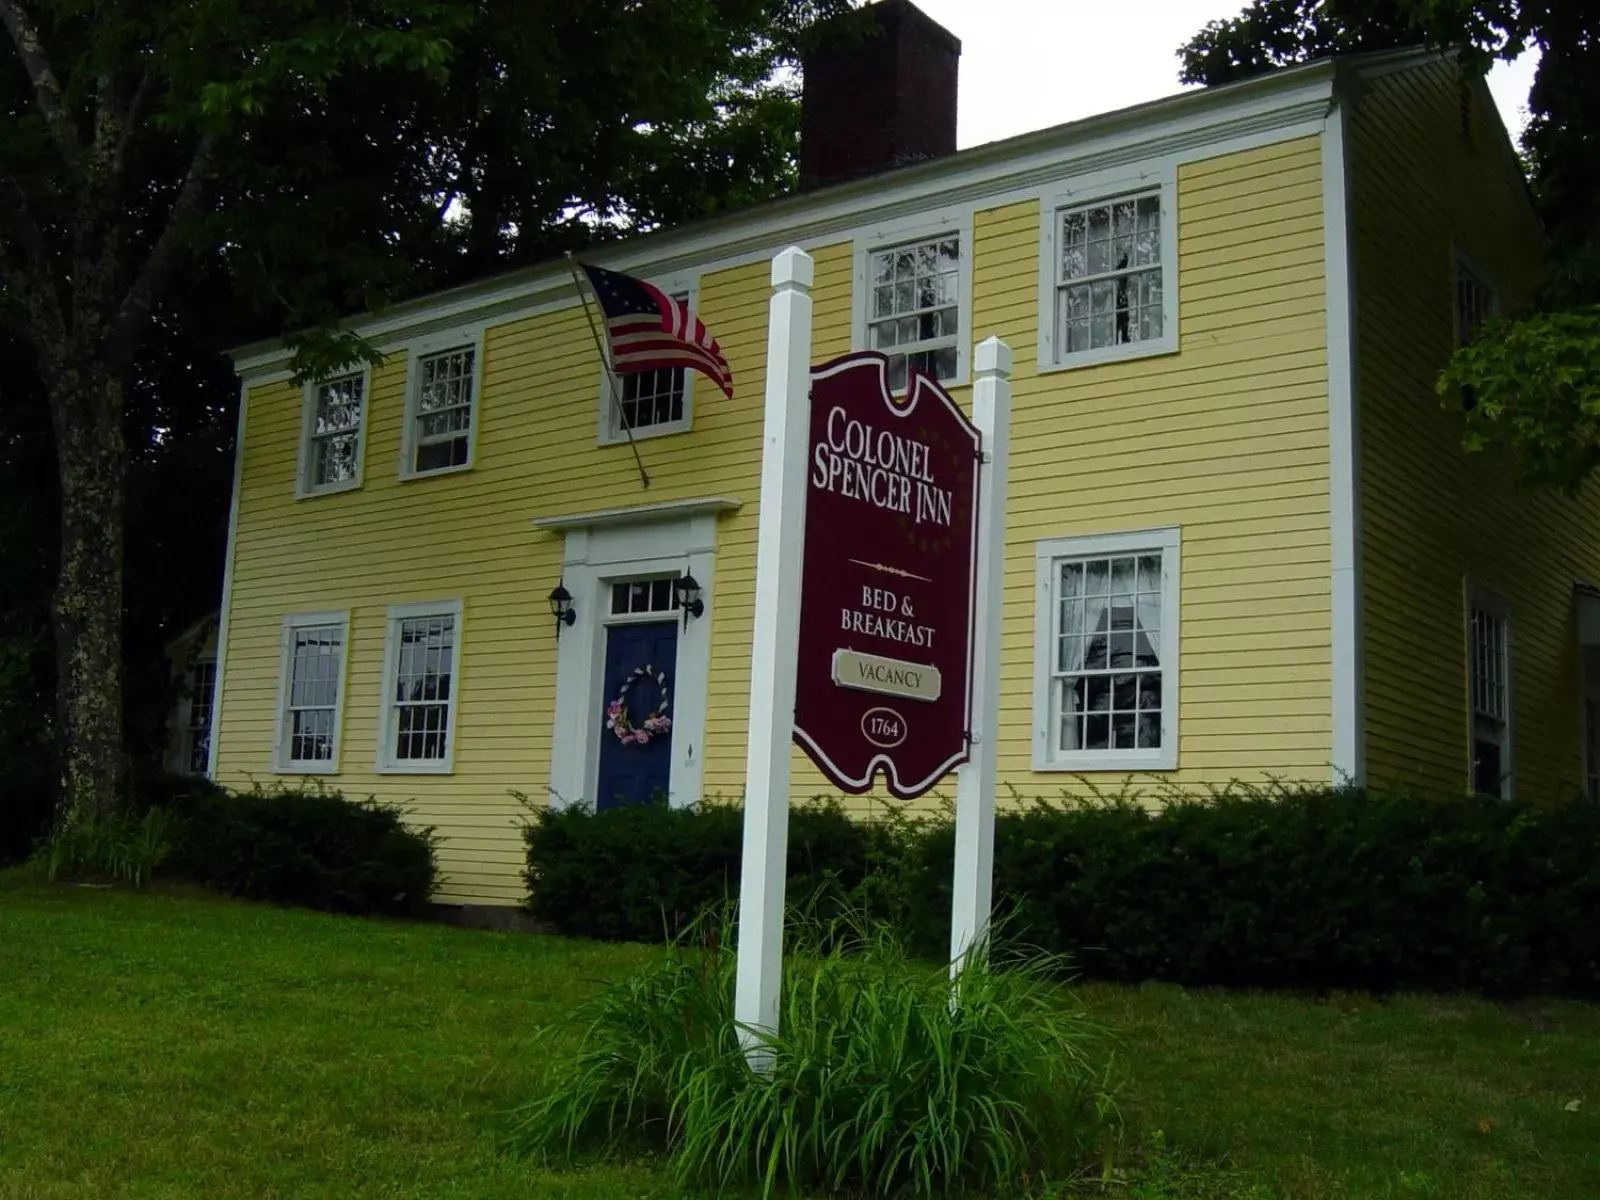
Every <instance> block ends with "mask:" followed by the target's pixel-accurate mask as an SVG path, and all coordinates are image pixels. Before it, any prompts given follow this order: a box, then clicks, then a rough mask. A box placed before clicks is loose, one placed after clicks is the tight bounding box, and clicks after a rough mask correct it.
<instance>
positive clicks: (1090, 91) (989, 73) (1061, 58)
mask: <svg viewBox="0 0 1600 1200" xmlns="http://www.w3.org/2000/svg"><path fill="white" fill-rule="evenodd" d="M915 3H916V5H917V7H919V8H920V9H922V10H923V12H925V13H927V14H928V15H929V16H930V17H932V18H933V19H934V20H936V21H938V22H939V23H940V24H941V25H943V26H944V27H945V28H946V29H948V30H950V32H952V33H954V34H955V35H956V36H957V37H958V38H960V39H961V101H960V129H959V132H958V134H957V141H958V144H959V145H960V146H961V148H963V149H965V148H966V147H968V146H976V145H980V144H981V143H983V142H992V141H994V140H995V139H997V138H1004V137H1010V136H1012V135H1013V134H1018V133H1027V132H1029V131H1030V130H1034V129H1043V128H1045V127H1046V126H1049V125H1059V124H1061V123H1062V122H1064V121H1075V120H1078V119H1079V118H1081V117H1088V116H1093V115H1094V114H1095V113H1102V112H1108V111H1110V110H1111V109H1115V108H1126V107H1127V106H1128V105H1130V104H1139V103H1142V102H1143V101H1146V100H1154V99H1156V98H1157V97H1160V96H1167V95H1171V94H1172V93H1173V92H1176V91H1179V90H1180V89H1179V86H1178V58H1177V49H1178V47H1179V46H1181V45H1182V44H1183V43H1184V42H1186V41H1187V40H1188V39H1189V38H1190V37H1192V36H1193V35H1194V33H1195V32H1196V31H1197V30H1199V28H1200V27H1201V26H1202V25H1204V24H1205V23H1206V22H1207V21H1214V20H1216V19H1217V18H1219V17H1231V16H1235V15H1236V14H1237V13H1238V12H1239V11H1240V10H1241V9H1242V8H1243V7H1244V0H1114V2H1112V3H1098V4H1097V3H1090V2H1089V0H915ZM1535 62H1536V56H1535V55H1534V54H1532V53H1530V54H1526V55H1524V56H1523V57H1522V58H1520V59H1518V60H1517V61H1516V62H1515V63H1511V64H1501V65H1497V66H1496V67H1495V69H1494V71H1493V72H1492V73H1491V74H1490V76H1489V87H1490V90H1492V91H1493V92H1494V97H1495V100H1496V102H1497V103H1498V104H1499V106H1500V112H1501V115H1502V116H1503V117H1504V119H1505V122H1506V127H1507V128H1508V129H1510V130H1511V132H1512V135H1513V136H1516V135H1518V134H1520V133H1521V131H1522V125H1523V119H1524V118H1523V112H1522V110H1523V106H1524V105H1525V104H1526V103H1527V99H1528V87H1529V85H1530V84H1531V83H1532V82H1533V68H1534V64H1535Z"/></svg>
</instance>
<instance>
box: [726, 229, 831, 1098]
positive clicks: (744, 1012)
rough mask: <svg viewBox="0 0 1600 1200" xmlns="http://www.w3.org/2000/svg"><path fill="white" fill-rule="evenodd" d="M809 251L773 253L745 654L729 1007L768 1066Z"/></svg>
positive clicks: (773, 1026)
mask: <svg viewBox="0 0 1600 1200" xmlns="http://www.w3.org/2000/svg"><path fill="white" fill-rule="evenodd" d="M813 271H814V267H813V263H812V259H811V256H810V255H809V254H807V253H805V252H804V251H803V250H800V249H798V248H797V247H794V246H791V247H789V249H787V250H784V251H783V252H782V253H780V254H779V255H778V256H777V257H776V258H774V259H773V260H772V289H773V292H772V302H771V306H770V308H769V315H768V325H767V395H766V416H765V418H764V422H763V426H762V444H761V515H760V522H759V525H758V527H757V543H756V612H755V631H754V644H753V648H752V650H751V654H750V722H749V729H748V733H749V739H750V741H749V750H748V753H747V757H746V760H745V783H744V857H743V862H742V864H741V867H740V875H739V962H738V973H737V977H736V984H735V991H734V1001H733V1015H734V1020H736V1021H737V1022H738V1023H739V1027H740V1034H739V1037H740V1041H741V1042H742V1043H743V1044H744V1046H745V1050H746V1052H747V1054H749V1056H750V1061H751V1065H752V1066H755V1067H756V1068H757V1069H761V1068H762V1067H763V1066H764V1065H766V1056H765V1055H764V1054H763V1052H762V1034H763V1033H776V1032H777V1030H778V1000H779V994H780V989H781V986H782V979H783V890H784V883H785V876H786V875H787V859H788V853H789V747H790V744H791V741H792V739H793V737H794V693H795V664H796V651H797V648H798V646H799V641H800V565H801V559H802V558H803V557H804V549H805V504H806V445H807V441H808V439H809V437H810V429H811V306H812V301H811V282H812V279H813Z"/></svg>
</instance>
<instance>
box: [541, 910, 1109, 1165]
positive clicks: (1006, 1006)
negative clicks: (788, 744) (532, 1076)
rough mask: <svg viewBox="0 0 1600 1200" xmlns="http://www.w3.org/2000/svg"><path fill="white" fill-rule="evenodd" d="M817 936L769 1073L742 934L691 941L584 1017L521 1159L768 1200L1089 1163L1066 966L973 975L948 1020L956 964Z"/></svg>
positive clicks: (1076, 1018) (835, 934)
mask: <svg viewBox="0 0 1600 1200" xmlns="http://www.w3.org/2000/svg"><path fill="white" fill-rule="evenodd" d="M706 927H707V928H714V927H715V926H709V925H708V926H706ZM723 928H724V929H725V928H726V926H723ZM813 928H814V929H815V932H813V934H812V936H810V937H799V938H794V939H792V941H794V942H796V943H797V945H796V946H795V952H794V953H791V955H790V956H789V957H788V958H787V959H786V960H785V963H784V976H783V993H782V1012H783V1017H782V1023H781V1024H782V1028H781V1031H780V1032H779V1033H778V1034H777V1035H776V1036H775V1037H772V1038H769V1039H766V1040H765V1043H764V1046H763V1049H764V1051H765V1053H766V1055H767V1057H768V1062H769V1065H770V1070H769V1071H768V1072H767V1073H764V1074H761V1073H756V1072H753V1071H752V1070H751V1069H750V1067H749V1065H748V1064H747V1062H746V1059H745V1056H744V1053H743V1051H742V1049H741V1047H740V1045H739V1041H738V1038H737V1036H736V1034H735V1026H734V1022H733V990H734V975H735V954H734V950H733V948H732V946H731V945H730V944H729V942H728V940H727V938H726V937H725V936H723V937H719V938H716V939H710V940H708V941H706V942H702V943H701V944H700V945H699V946H698V947H696V946H692V945H690V944H689V943H688V942H687V941H684V940H680V941H679V942H678V943H676V944H675V946H674V949H673V951H672V952H671V953H670V954H669V955H668V957H667V958H666V960H665V961H664V962H663V963H661V964H660V965H659V966H656V967H652V968H650V969H648V970H646V971H644V972H643V973H641V974H639V975H637V976H635V977H633V978H632V979H629V980H627V981H625V982H624V983H622V984H620V985H618V986H616V987H614V988H613V989H612V990H610V991H608V992H606V993H605V994H604V995H602V996H601V997H600V999H599V1000H598V1001H596V1002H594V1003H593V1004H592V1005H591V1006H590V1007H589V1008H588V1009H587V1010H585V1011H584V1012H582V1013H580V1014H578V1018H577V1019H578V1020H580V1021H581V1022H583V1023H585V1025H586V1028H585V1029H584V1032H583V1036H582V1039H581V1042H580V1044H579V1046H578V1048H577V1050H576V1051H575V1052H572V1053H569V1054H565V1055H561V1054H557V1055H554V1056H553V1060H552V1064H551V1066H550V1068H549V1069H548V1074H547V1076H546V1078H545V1080H544V1083H543V1086H542V1088H541V1091H540V1092H539V1093H538V1095H537V1096H536V1097H535V1099H534V1100H533V1101H532V1102H531V1103H530V1104H529V1105H528V1106H527V1107H526V1108H525V1109H524V1110H523V1113H522V1117H523V1122H522V1125H521V1128H520V1134H521V1137H522V1139H523V1141H524V1144H525V1145H527V1146H529V1147H531V1148H533V1149H536V1150H540V1151H543V1152H545V1153H547V1154H555V1155H558V1156H561V1157H569V1156H571V1155H573V1154H576V1153H580V1152H582V1151H584V1150H585V1149H588V1148H592V1147H596V1146H600V1147H611V1148H617V1147H618V1146H619V1145H621V1146H628V1148H630V1149H633V1148H638V1147H639V1145H640V1144H641V1143H642V1144H643V1145H644V1146H647V1147H649V1148H653V1149H657V1150H662V1151H665V1152H666V1153H667V1154H668V1155H669V1156H670V1157H671V1162H672V1167H673V1171H674V1174H675V1176H676V1178H677V1182H678V1183H679V1185H680V1186H700V1187H710V1188H712V1189H713V1190H715V1191H719V1192H720V1191H722V1190H724V1189H728V1188H748V1187H756V1188H758V1189H759V1191H760V1194H761V1195H763V1196H766V1195H771V1194H772V1193H774V1192H776V1191H789V1190H795V1189H800V1188H805V1189H821V1190H825V1191H828V1192H847V1193H849V1194H852V1195H861V1194H865V1195H870V1196H888V1195H896V1194H902V1193H909V1192H914V1193H915V1194H917V1195H929V1194H949V1193H952V1192H958V1191H964V1190H967V1189H974V1188H976V1189H995V1188H1004V1189H1006V1190H1007V1191H1009V1192H1011V1193H1013V1194H1015V1193H1018V1192H1022V1191H1025V1190H1027V1187H1028V1185H1029V1184H1030V1183H1033V1184H1039V1183H1043V1182H1044V1181H1046V1180H1048V1179H1049V1178H1051V1177H1052V1176H1055V1177H1057V1178H1059V1177H1061V1176H1062V1175H1063V1174H1065V1173H1069V1172H1072V1171H1073V1170H1075V1169H1076V1168H1077V1167H1078V1166H1079V1165H1080V1164H1081V1161H1082V1158H1083V1156H1084V1153H1085V1151H1086V1150H1087V1149H1088V1147H1089V1144H1090V1142H1091V1141H1092V1139H1093V1135H1094V1133H1095V1131H1096V1129H1097V1127H1098V1119H1099V1118H1100V1117H1101V1116H1102V1115H1103V1113H1104V1097H1103V1093H1102V1091H1101V1088H1100V1086H1099V1085H1100V1080H1101V1077H1102V1076H1101V1072H1100V1071H1098V1070H1097V1069H1096V1068H1095V1067H1094V1066H1093V1065H1092V1060H1091V1058H1090V1054H1089V1050H1090V1047H1091V1046H1092V1045H1093V1040H1094V1030H1093V1029H1092V1027H1091V1026H1090V1025H1089V1024H1088V1022H1087V1021H1085V1019H1084V1018H1083V1016H1082V1014H1081V1013H1080V1012H1079V1011H1077V1010H1076V1008H1074V1007H1073V1006H1072V1005H1071V1004H1070V1002H1069V999H1068V997H1066V996H1065V995H1064V993H1063V992H1062V991H1061V989H1060V987H1059V985H1058V983H1057V982H1056V979H1055V976H1056V975H1057V974H1058V973H1059V969H1060V965H1061V964H1060V963H1059V962H1058V961H1056V960H1054V959H1051V958H1048V957H1046V958H1036V959H1033V960H1030V961H1020V960H1019V961H1015V962H1011V963H1007V964H1004V965H1001V966H990V965H988V964H983V963H975V964H974V965H973V966H972V967H970V968H968V969H967V970H966V971H965V972H963V974H962V976H961V978H960V980H959V983H958V989H959V990H958V994H959V997H960V1002H959V1003H958V1004H954V1005H953V1004H952V1002H951V985H950V981H949V979H948V977H947V975H946V972H945V971H944V969H943V968H941V967H938V966H929V965H927V964H922V963H917V962H914V961H912V960H910V959H908V958H907V956H906V955H905V953H904V952H903V951H902V949H901V948H900V946H899V944H898V942H897V941H896V940H895V938H894V937H892V936H891V935H890V934H889V933H888V932H886V931H885V930H884V929H882V928H881V927H880V928H877V929H867V930H865V931H863V927H862V926H861V925H860V924H859V923H852V924H851V925H850V926H848V928H847V929H846V930H845V931H844V934H843V936H841V935H840V929H839V927H838V926H837V925H829V926H822V927H820V928H816V927H813ZM630 1143H631V1145H630Z"/></svg>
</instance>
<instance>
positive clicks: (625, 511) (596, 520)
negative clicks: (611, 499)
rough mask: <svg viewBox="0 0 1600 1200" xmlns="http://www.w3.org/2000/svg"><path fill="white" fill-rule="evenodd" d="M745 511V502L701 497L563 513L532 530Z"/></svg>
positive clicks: (535, 521) (562, 529) (537, 520)
mask: <svg viewBox="0 0 1600 1200" xmlns="http://www.w3.org/2000/svg"><path fill="white" fill-rule="evenodd" d="M743 507H744V501H743V500H736V499H734V498H733V497H731V496H698V497H695V498H694V499H691V500H663V501H661V502H660V503H658V504H634V505H629V506H628V507H626V508H600V509H595V510H593V511H591V512H581V513H564V514H561V515H559V516H553V517H535V518H534V519H533V527H534V528H535V529H543V530H545V531H547V532H549V533H566V532H568V531H569V530H573V529H598V528H603V527H604V526H607V525H637V524H640V523H642V522H646V521H670V520H674V519H678V518H683V517H698V516H703V515H705V514H708V513H709V514H711V515H713V516H715V515H717V514H718V513H725V512H734V511H736V510H738V509H740V508H743Z"/></svg>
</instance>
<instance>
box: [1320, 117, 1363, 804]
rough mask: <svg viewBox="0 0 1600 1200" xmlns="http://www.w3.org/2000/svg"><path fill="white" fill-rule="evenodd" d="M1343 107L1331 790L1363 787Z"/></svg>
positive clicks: (1326, 254)
mask: <svg viewBox="0 0 1600 1200" xmlns="http://www.w3.org/2000/svg"><path fill="white" fill-rule="evenodd" d="M1348 124H1349V105H1348V103H1347V102H1344V101H1340V102H1339V103H1338V104H1337V105H1336V106H1335V107H1334V108H1333V110H1332V111H1331V112H1329V114H1328V118H1327V121H1326V122H1325V123H1324V126H1323V131H1322V244H1323V278H1324V288H1325V302H1326V309H1327V328H1326V335H1325V336H1326V344H1327V354H1328V525H1329V529H1328V533H1329V540H1330V562H1329V570H1330V583H1331V587H1332V591H1331V598H1330V608H1331V631H1330V635H1331V651H1332V657H1331V660H1330V661H1331V678H1330V691H1331V694H1330V697H1329V700H1330V707H1331V711H1332V717H1333V722H1332V737H1331V741H1330V745H1329V757H1330V761H1329V769H1330V773H1331V776H1332V781H1333V782H1334V783H1335V784H1339V783H1350V784H1356V785H1359V784H1361V783H1363V782H1365V780H1366V770H1367V766H1366V729H1365V722H1366V699H1365V695H1364V692H1365V687H1366V675H1365V666H1364V660H1363V653H1364V645H1363V634H1362V615H1361V605H1362V586H1363V585H1362V577H1361V411H1360V395H1359V386H1358V385H1359V380H1360V374H1359V370H1360V357H1359V352H1358V347H1357V345H1356V329H1357V322H1356V293H1355V287H1354V285H1353V276H1354V272H1355V262H1354V258H1353V254H1352V247H1351V244H1350V230H1351V220H1350V212H1349V191H1350V175H1349V170H1350V167H1349V145H1348Z"/></svg>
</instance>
